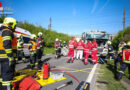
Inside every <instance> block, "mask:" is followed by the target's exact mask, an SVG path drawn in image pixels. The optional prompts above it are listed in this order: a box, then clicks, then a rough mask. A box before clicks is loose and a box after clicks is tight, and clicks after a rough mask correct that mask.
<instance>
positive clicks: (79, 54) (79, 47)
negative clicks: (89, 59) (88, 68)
mask: <svg viewBox="0 0 130 90" xmlns="http://www.w3.org/2000/svg"><path fill="white" fill-rule="evenodd" d="M84 46H85V44H84V43H83V42H82V40H81V39H80V40H79V42H77V44H76V47H77V57H76V58H77V59H80V60H82V58H83V50H84Z"/></svg>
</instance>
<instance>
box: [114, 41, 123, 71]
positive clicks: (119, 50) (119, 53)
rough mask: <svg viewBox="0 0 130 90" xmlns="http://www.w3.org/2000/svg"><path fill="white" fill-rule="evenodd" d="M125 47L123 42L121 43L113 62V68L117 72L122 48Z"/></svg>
mask: <svg viewBox="0 0 130 90" xmlns="http://www.w3.org/2000/svg"><path fill="white" fill-rule="evenodd" d="M124 45H125V42H121V43H120V44H119V48H118V53H117V55H118V56H117V58H116V59H115V62H114V68H115V70H117V66H118V62H120V65H121V63H122V48H123V47H124Z"/></svg>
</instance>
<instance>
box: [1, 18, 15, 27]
mask: <svg viewBox="0 0 130 90" xmlns="http://www.w3.org/2000/svg"><path fill="white" fill-rule="evenodd" d="M16 24H17V21H16V20H15V19H14V18H12V17H7V18H5V19H4V21H3V25H4V26H6V27H9V28H11V29H14V28H15V26H16Z"/></svg>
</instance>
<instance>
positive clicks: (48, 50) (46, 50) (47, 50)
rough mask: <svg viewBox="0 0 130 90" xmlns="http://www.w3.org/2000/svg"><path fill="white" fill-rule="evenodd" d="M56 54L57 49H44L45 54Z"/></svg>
mask: <svg viewBox="0 0 130 90" xmlns="http://www.w3.org/2000/svg"><path fill="white" fill-rule="evenodd" d="M54 52H55V48H49V47H45V48H44V52H43V53H44V54H52V53H54Z"/></svg>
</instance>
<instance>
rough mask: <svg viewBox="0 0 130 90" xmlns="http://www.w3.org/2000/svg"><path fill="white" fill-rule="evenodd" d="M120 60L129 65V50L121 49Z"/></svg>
mask: <svg viewBox="0 0 130 90" xmlns="http://www.w3.org/2000/svg"><path fill="white" fill-rule="evenodd" d="M122 60H123V62H125V63H129V64H130V49H123V55H122Z"/></svg>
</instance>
